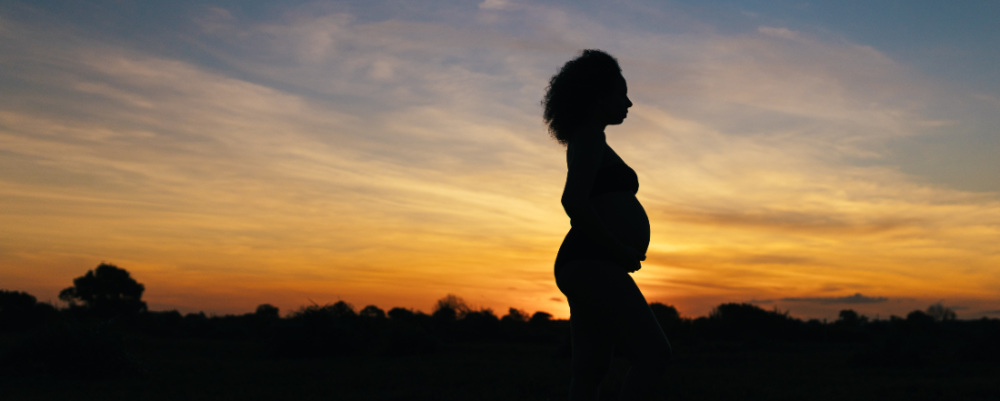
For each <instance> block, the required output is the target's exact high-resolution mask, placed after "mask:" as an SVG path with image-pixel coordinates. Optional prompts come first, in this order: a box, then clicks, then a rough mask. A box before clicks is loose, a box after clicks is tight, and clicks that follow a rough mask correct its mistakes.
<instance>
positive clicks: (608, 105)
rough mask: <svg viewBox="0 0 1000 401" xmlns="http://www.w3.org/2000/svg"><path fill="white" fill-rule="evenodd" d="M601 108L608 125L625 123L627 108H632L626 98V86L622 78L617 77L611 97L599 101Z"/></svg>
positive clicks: (630, 102)
mask: <svg viewBox="0 0 1000 401" xmlns="http://www.w3.org/2000/svg"><path fill="white" fill-rule="evenodd" d="M601 107H602V108H603V110H602V114H604V117H605V121H606V122H607V124H608V125H617V124H621V123H622V122H623V121H625V117H626V116H628V108H629V107H632V101H631V100H629V98H628V85H627V84H626V83H625V78H624V77H618V79H617V82H616V83H615V88H614V89H613V90H612V91H611V95H610V96H608V98H607V99H604V100H603V101H601Z"/></svg>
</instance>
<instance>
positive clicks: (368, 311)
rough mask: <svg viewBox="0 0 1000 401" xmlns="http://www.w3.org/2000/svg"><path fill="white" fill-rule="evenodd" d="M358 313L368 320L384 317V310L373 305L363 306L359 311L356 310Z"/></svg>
mask: <svg viewBox="0 0 1000 401" xmlns="http://www.w3.org/2000/svg"><path fill="white" fill-rule="evenodd" d="M358 315H359V316H361V318H363V319H368V320H383V319H385V318H386V316H385V311H383V310H382V309H380V308H379V307H377V306H375V305H368V306H366V307H364V309H361V312H358Z"/></svg>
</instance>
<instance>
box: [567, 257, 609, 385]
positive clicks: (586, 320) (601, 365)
mask: <svg viewBox="0 0 1000 401" xmlns="http://www.w3.org/2000/svg"><path fill="white" fill-rule="evenodd" d="M603 269H607V266H606V265H604V264H598V263H594V262H572V263H568V264H567V265H565V266H563V267H562V268H561V269H560V271H559V274H558V275H557V276H556V285H558V286H559V290H560V291H562V293H563V294H565V295H566V300H567V301H569V309H570V319H569V322H570V331H571V335H572V345H573V365H572V366H573V378H572V379H571V382H570V390H569V399H570V401H584V400H586V401H596V400H597V397H598V391H599V390H600V387H601V382H602V381H603V380H604V376H605V375H607V373H608V369H610V367H611V360H612V358H613V356H614V341H615V333H614V330H611V328H612V327H613V325H612V324H610V320H611V319H613V317H611V316H610V314H609V310H608V309H607V308H606V307H605V305H603V302H602V299H601V298H603V296H602V293H603V292H604V291H603V290H602V289H601V288H600V287H601V285H600V279H599V276H601V272H600V270H603Z"/></svg>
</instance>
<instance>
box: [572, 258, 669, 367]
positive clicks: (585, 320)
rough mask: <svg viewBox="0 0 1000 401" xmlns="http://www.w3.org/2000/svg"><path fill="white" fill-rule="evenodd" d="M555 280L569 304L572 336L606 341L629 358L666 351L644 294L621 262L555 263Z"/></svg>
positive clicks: (660, 330)
mask: <svg viewBox="0 0 1000 401" xmlns="http://www.w3.org/2000/svg"><path fill="white" fill-rule="evenodd" d="M556 284H557V285H558V286H559V289H560V290H561V291H562V292H563V294H565V295H566V298H567V300H568V301H569V304H570V313H571V316H570V324H571V326H572V327H573V336H574V341H579V340H583V341H586V342H597V343H601V342H603V343H612V344H614V345H615V346H616V347H617V348H619V349H620V351H622V352H623V353H624V354H625V355H626V356H627V357H629V359H637V358H638V359H644V358H648V357H656V358H660V357H664V358H665V357H667V356H669V354H670V344H669V342H667V338H666V336H665V335H664V334H663V331H662V329H661V328H660V325H659V324H658V323H657V321H656V318H655V317H654V316H653V312H652V311H651V310H650V309H649V304H647V303H646V298H645V297H643V295H642V292H641V291H639V287H638V286H637V285H636V284H635V281H634V280H632V277H631V276H630V275H629V274H628V273H626V272H624V271H622V270H621V268H619V267H617V266H616V265H614V264H612V263H609V262H601V261H577V262H571V263H568V264H566V265H565V266H563V267H562V268H561V269H560V272H559V275H558V276H557V277H556ZM578 337H583V338H580V339H579V340H578ZM608 345H609V346H610V344H608ZM594 346H596V344H595V345H591V347H594Z"/></svg>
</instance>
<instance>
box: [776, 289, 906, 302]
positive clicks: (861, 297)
mask: <svg viewBox="0 0 1000 401" xmlns="http://www.w3.org/2000/svg"><path fill="white" fill-rule="evenodd" d="M781 300H782V301H786V302H811V303H818V304H873V303H880V302H886V301H888V300H889V298H886V297H869V296H864V295H861V293H860V292H859V293H855V294H854V295H848V296H845V297H813V298H809V297H806V298H782V299H781Z"/></svg>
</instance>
